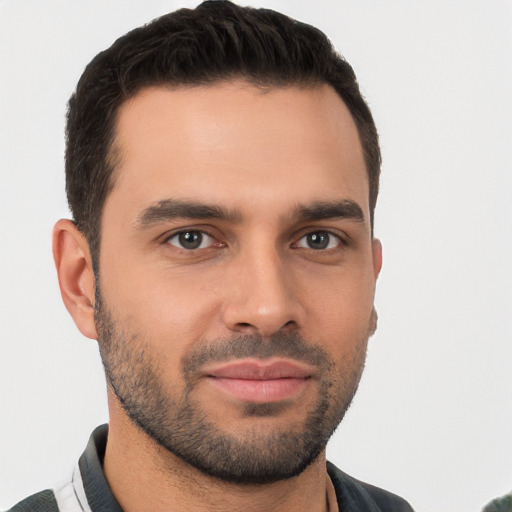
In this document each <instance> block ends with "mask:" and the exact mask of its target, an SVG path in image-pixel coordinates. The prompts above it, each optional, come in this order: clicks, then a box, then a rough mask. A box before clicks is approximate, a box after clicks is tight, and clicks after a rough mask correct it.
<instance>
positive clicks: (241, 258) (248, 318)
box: [225, 243, 300, 336]
mask: <svg viewBox="0 0 512 512" xmlns="http://www.w3.org/2000/svg"><path fill="white" fill-rule="evenodd" d="M232 272H233V274H232V278H233V281H232V283H233V286H232V295H231V297H228V298H227V304H226V309H225V323H226V325H227V327H228V328H229V329H231V330H234V331H253V332H258V333H259V334H261V335H263V336H271V335H272V334H274V333H276V332H277V331H279V330H280V329H283V328H285V327H286V328H287V329H291V328H297V326H298V325H299V310H300V308H299V304H298V301H297V297H296V296H295V293H294V290H293V280H292V279H291V277H292V276H291V275H290V272H291V270H290V268H288V267H287V266H286V264H285V262H284V261H283V257H282V255H281V254H280V253H279V251H278V250H277V248H276V247H275V245H273V244H271V243H265V244H261V243H260V244H258V246H257V247H254V246H252V248H247V250H243V251H240V254H239V255H238V257H237V261H236V263H235V262H233V267H232Z"/></svg>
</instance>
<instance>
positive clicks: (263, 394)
mask: <svg viewBox="0 0 512 512" xmlns="http://www.w3.org/2000/svg"><path fill="white" fill-rule="evenodd" d="M209 380H210V381H211V382H212V384H213V385H215V386H216V387H218V388H220V389H221V390H222V391H224V392H226V393H228V394H229V395H231V396H233V397H235V398H238V399H240V400H244V401H248V402H254V403H269V402H280V401H282V400H287V399H290V398H293V397H294V396H296V395H297V394H299V393H300V392H301V391H303V390H304V388H305V387H306V386H307V383H308V381H309V379H302V378H301V379H297V378H289V379H270V380H249V379H227V378H223V377H210V378H209Z"/></svg>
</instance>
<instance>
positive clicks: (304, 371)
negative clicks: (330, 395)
mask: <svg viewBox="0 0 512 512" xmlns="http://www.w3.org/2000/svg"><path fill="white" fill-rule="evenodd" d="M312 376H313V371H312V369H311V368H310V367H309V366H307V365H304V364H301V363H298V362H295V361H289V360H283V359H271V360H268V361H263V360H258V359H248V360H247V359H246V360H242V361H236V362H232V363H228V364H224V365H221V366H216V367H213V368H209V369H208V371H207V372H206V374H205V377H206V378H207V379H208V381H209V382H210V383H211V384H212V385H213V386H215V387H216V388H217V389H219V390H220V391H222V392H223V393H226V394H228V395H229V396H230V397H232V398H235V399H238V400H242V401H245V402H252V403H272V402H280V401H283V400H290V399H292V398H295V397H296V396H297V395H299V394H300V393H301V392H303V391H304V390H305V388H306V387H307V386H308V384H309V383H310V382H311V378H312Z"/></svg>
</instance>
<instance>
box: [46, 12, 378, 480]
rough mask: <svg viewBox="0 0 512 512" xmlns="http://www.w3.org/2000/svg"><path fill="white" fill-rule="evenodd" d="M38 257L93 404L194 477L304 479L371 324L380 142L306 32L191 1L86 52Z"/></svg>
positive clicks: (343, 78) (280, 20)
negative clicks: (100, 370)
mask: <svg viewBox="0 0 512 512" xmlns="http://www.w3.org/2000/svg"><path fill="white" fill-rule="evenodd" d="M66 165H67V167H66V173H67V191H68V198H69V202H70V206H71V209H72V212H73V216H74V221H75V224H76V225H75V224H71V223H70V222H66V221H61V222H60V223H58V224H57V227H56V230H55V236H54V252H55V259H56V262H57V268H58V273H59V280H60V285H61V290H62V295H63V298H64V301H65V303H66V306H67V307H68V310H69V311H70V313H71V314H72V316H73V318H74V320H75V322H76V324H77V326H78V327H79V329H80V330H81V331H82V332H83V333H84V334H85V335H86V336H88V337H90V338H95V339H98V342H99V345H100V351H101V355H102V360H103V363H104V366H105V371H106V375H107V382H108V384H109V401H110V404H111V413H113V414H115V415H122V416H123V417H125V418H128V419H129V421H130V422H132V423H133V424H135V425H137V426H138V427H139V428H140V429H141V431H143V432H144V433H145V435H146V436H148V438H149V439H151V440H152V442H154V443H155V444H156V445H158V446H159V447H161V448H163V449H164V451H165V453H167V454H168V456H169V457H170V458H171V459H172V458H177V459H179V460H181V461H185V462H186V463H187V464H189V465H191V466H192V467H194V468H196V469H197V470H199V471H201V472H202V473H204V474H208V475H211V476H212V477H215V478H220V479H223V480H227V481H233V482H238V483H260V484H261V483H266V482H272V481H276V480H280V479H284V478H289V477H292V476H295V475H297V474H300V473H301V472H302V471H303V470H304V469H305V468H306V467H308V466H309V465H310V464H311V463H312V462H313V461H314V460H315V459H317V457H318V456H319V454H320V453H322V452H323V450H324V448H325V445H326V443H327V440H328V439H329V437H330V436H331V434H332V433H333V431H334V429H335V428H336V426H337V425H338V423H339V422H340V421H341V419H342V417H343V415H344V413H345V411H346V410H347V408H348V406H349V404H350V402H351V400H352V397H353V396H354V394H355V391H356V389H357V385H358V382H359V379H360V376H361V373H362V370H363V366H364V359H365V354H366V346H367V341H368V338H369V336H370V335H371V333H372V332H373V330H374V329H375V323H376V314H375V310H374V308H373V296H374V289H375V281H376V278H377V275H378V273H379V270H380V266H381V250H380V244H379V242H378V241H377V240H375V239H374V238H373V229H372V227H373V211H374V207H375V201H376V197H377V190H378V176H379V168H380V156H379V149H378V141H377V135H376V130H375V126H374V124H373V121H372V118H371V114H370V112H369V110H368V108H367V106H366V104H365V102H364V100H363V99H362V97H361V95H360V93H359V89H358V85H357V82H356V79H355V75H354V73H353V71H352V69H351V68H350V66H349V65H348V64H347V63H346V62H345V61H344V60H343V59H342V58H341V57H340V56H339V55H338V54H336V53H335V51H334V50H333V49H332V47H331V45H330V43H329V41H328V40H327V39H326V37H325V36H324V35H323V34H322V33H320V32H319V31H318V30H316V29H314V28H312V27H309V26H307V25H303V24H300V23H298V22H296V21H293V20H291V19H289V18H287V17H285V16H283V15H281V14H278V13H275V12H273V11H268V10H254V9H251V8H241V7H237V6H235V5H233V4H231V3H229V2H206V3H204V4H202V5H200V6H199V7H198V8H197V9H195V10H193V11H191V10H180V11H177V12H175V13H172V14H169V15H167V16H164V17H162V18H159V19H157V20H155V21H153V22H152V23H151V24H149V25H147V26H145V27H142V28H139V29H136V30H134V31H132V32H130V33H129V34H127V35H126V36H124V37H123V38H121V39H119V40H117V41H116V42H115V43H114V45H113V46H112V47H111V48H109V49H108V50H106V51H105V52H102V53H100V54H99V55H98V56H97V57H96V58H95V59H94V60H93V61H92V62H91V64H89V66H88V67H87V69H86V71H85V72H84V75H83V76H82V78H81V79H80V82H79V84H78V87H77V91H76V93H75V95H74V96H73V97H72V98H71V100H70V110H69V120H68V146H67V161H66Z"/></svg>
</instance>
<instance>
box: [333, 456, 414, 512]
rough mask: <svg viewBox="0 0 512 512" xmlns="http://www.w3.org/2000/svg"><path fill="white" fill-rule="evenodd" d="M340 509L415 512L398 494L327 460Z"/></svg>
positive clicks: (373, 511) (374, 511) (375, 511)
mask: <svg viewBox="0 0 512 512" xmlns="http://www.w3.org/2000/svg"><path fill="white" fill-rule="evenodd" d="M327 472H328V473H329V476H330V477H331V480H332V483H333V485H334V489H335V490H336V497H337V499H338V504H339V507H340V510H347V511H351V512H352V511H354V512H356V511H358V510H365V511H372V512H413V508H412V507H411V505H410V504H409V503H408V502H407V501H406V500H404V499H403V498H401V497H400V496H397V495H396V494H393V493H391V492H389V491H385V490H384V489H381V488H379V487H375V486H374V485H370V484H367V483H365V482H361V481H360V480H357V479H355V478H353V477H351V476H349V475H347V474H346V473H344V472H343V471H341V470H340V469H338V468H337V467H336V466H335V465H334V464H331V463H330V462H327Z"/></svg>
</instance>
